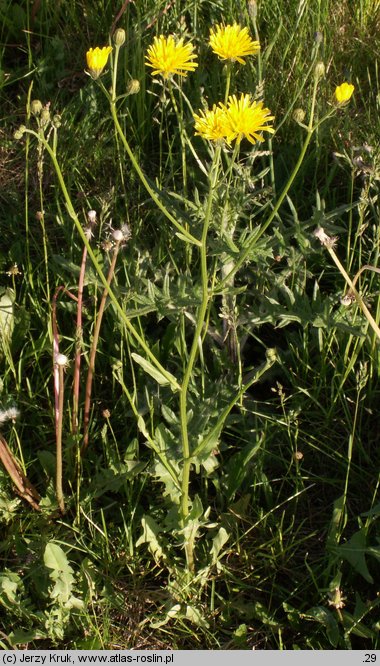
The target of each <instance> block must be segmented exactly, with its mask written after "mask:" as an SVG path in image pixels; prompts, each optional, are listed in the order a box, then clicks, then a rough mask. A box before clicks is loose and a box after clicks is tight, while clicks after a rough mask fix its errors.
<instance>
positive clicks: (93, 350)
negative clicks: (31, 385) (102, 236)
mask: <svg viewBox="0 0 380 666" xmlns="http://www.w3.org/2000/svg"><path fill="white" fill-rule="evenodd" d="M119 250H120V241H119V242H117V243H116V246H115V248H114V252H113V257H112V261H111V265H110V268H109V271H108V276H107V284H108V287H107V288H106V289H104V291H103V294H102V299H101V301H100V306H99V310H98V314H97V317H96V324H95V330H94V335H93V339H92V345H91V351H90V358H89V362H88V372H87V381H86V390H85V403H84V411H83V444H82V451H81V453H82V455H83V454H84V452H85V451H86V449H87V446H88V441H89V424H90V407H91V392H92V380H93V377H94V372H95V358H96V350H97V348H98V342H99V335H100V327H101V325H102V319H103V314H104V309H105V307H106V301H107V296H108V292H109V287H110V285H111V282H112V278H113V276H114V273H115V266H116V260H117V255H118V254H119Z"/></svg>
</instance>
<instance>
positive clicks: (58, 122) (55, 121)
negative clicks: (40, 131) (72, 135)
mask: <svg viewBox="0 0 380 666" xmlns="http://www.w3.org/2000/svg"><path fill="white" fill-rule="evenodd" d="M51 122H52V125H53V127H55V129H58V127H61V125H62V122H61V116H59V115H58V113H56V114H55V115H54V116H53V120H52V121H51Z"/></svg>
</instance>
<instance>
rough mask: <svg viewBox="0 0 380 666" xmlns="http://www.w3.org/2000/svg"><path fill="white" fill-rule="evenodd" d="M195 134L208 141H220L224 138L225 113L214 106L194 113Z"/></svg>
mask: <svg viewBox="0 0 380 666" xmlns="http://www.w3.org/2000/svg"><path fill="white" fill-rule="evenodd" d="M193 116H194V120H195V126H194V129H195V134H197V135H198V136H202V137H203V138H204V139H208V140H209V141H221V140H222V139H225V138H226V122H225V112H224V111H223V109H221V107H220V106H216V104H214V106H213V108H212V109H207V110H206V111H200V112H199V115H198V114H196V113H194V114H193Z"/></svg>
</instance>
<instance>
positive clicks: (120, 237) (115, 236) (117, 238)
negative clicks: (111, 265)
mask: <svg viewBox="0 0 380 666" xmlns="http://www.w3.org/2000/svg"><path fill="white" fill-rule="evenodd" d="M112 238H113V239H114V241H116V243H121V241H122V240H123V238H124V236H123V232H122V230H121V229H115V231H113V232H112Z"/></svg>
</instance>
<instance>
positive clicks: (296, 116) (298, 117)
mask: <svg viewBox="0 0 380 666" xmlns="http://www.w3.org/2000/svg"><path fill="white" fill-rule="evenodd" d="M305 115H306V114H305V111H304V110H303V109H294V111H293V120H295V121H296V123H303V121H304V120H305Z"/></svg>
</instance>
